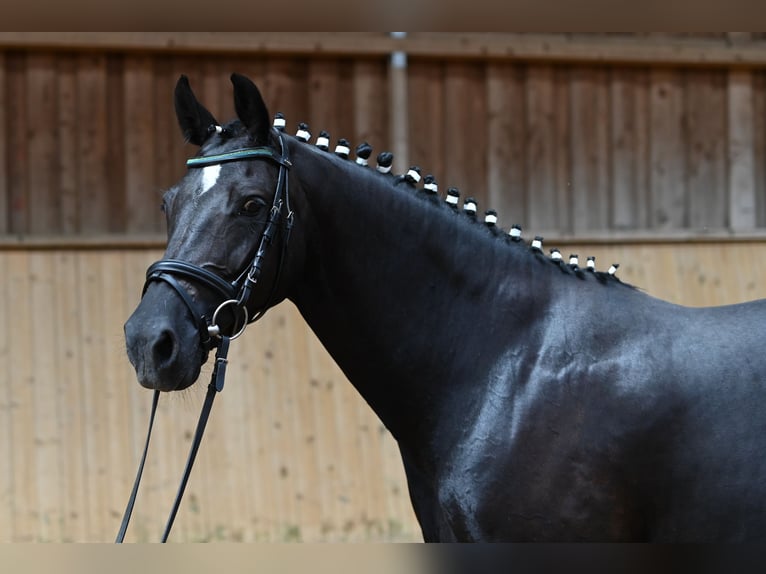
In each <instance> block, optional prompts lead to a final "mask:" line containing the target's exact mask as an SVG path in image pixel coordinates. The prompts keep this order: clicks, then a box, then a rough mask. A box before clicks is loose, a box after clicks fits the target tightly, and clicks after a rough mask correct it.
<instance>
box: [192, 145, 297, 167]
mask: <svg viewBox="0 0 766 574" xmlns="http://www.w3.org/2000/svg"><path fill="white" fill-rule="evenodd" d="M255 158H265V159H270V160H272V161H275V162H277V163H278V164H279V165H282V166H284V167H290V166H291V165H292V164H291V163H290V161H289V160H287V159H286V158H283V157H280V156H279V155H277V152H276V151H274V150H273V149H271V148H269V147H246V148H241V149H235V150H234V151H229V152H226V153H219V154H216V155H207V156H203V157H193V158H190V159H187V160H186V166H187V167H205V166H206V165H215V164H218V163H226V162H227V161H240V160H243V159H255Z"/></svg>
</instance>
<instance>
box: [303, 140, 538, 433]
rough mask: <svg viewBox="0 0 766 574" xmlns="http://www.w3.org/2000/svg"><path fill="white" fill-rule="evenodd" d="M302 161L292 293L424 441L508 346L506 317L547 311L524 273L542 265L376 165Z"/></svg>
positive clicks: (391, 417) (369, 394) (350, 372)
mask: <svg viewBox="0 0 766 574" xmlns="http://www.w3.org/2000/svg"><path fill="white" fill-rule="evenodd" d="M294 165H295V168H294V171H295V172H296V173H295V177H296V178H297V179H298V182H297V183H298V185H297V186H296V187H298V188H299V189H301V190H302V191H300V192H299V193H300V195H301V199H302V204H303V205H302V206H301V207H302V209H303V210H305V213H298V214H297V215H296V217H298V223H297V225H300V226H303V227H304V229H305V233H306V234H307V236H306V237H305V238H304V241H305V244H306V265H305V269H304V272H303V279H302V280H301V281H299V282H298V284H297V285H295V286H294V288H293V290H292V292H291V293H290V294H288V297H289V298H290V299H291V300H292V301H293V302H294V303H295V304H296V306H297V308H298V309H299V311H300V312H301V314H302V315H303V316H304V318H305V319H306V321H307V323H308V324H309V326H310V327H311V328H312V330H313V331H314V333H315V334H316V335H317V336H318V338H319V339H320V340H321V341H322V343H323V344H324V346H325V347H326V348H327V350H328V351H329V353H330V354H331V355H332V357H333V358H334V359H335V361H336V362H337V363H338V365H339V366H340V367H341V369H342V370H343V371H344V373H345V374H346V376H347V377H348V379H349V380H350V381H351V383H352V384H353V385H354V386H355V387H356V388H357V390H358V391H359V392H360V394H361V395H362V396H363V397H364V398H365V400H366V401H367V402H368V403H369V405H370V406H371V407H372V408H373V410H375V412H376V413H377V414H378V416H379V417H380V418H381V420H382V421H383V422H384V424H386V426H387V427H388V428H389V430H390V431H391V432H392V434H393V435H394V436H395V437H396V438H397V440H399V442H400V445H403V446H405V445H406V443H408V441H409V442H412V441H418V440H420V441H421V442H426V443H427V442H429V435H430V434H431V433H433V432H439V413H440V412H441V411H442V410H444V411H445V412H446V410H447V403H448V402H449V401H454V400H457V397H458V396H464V397H469V396H470V395H469V394H465V393H461V392H459V387H460V385H468V384H471V383H473V382H474V381H475V379H477V378H479V377H480V376H481V374H480V373H481V370H482V369H489V368H491V364H490V363H492V358H493V355H495V352H496V351H497V352H498V353H499V352H500V349H506V348H507V347H508V345H509V344H510V343H512V338H513V336H514V335H513V334H512V333H509V330H508V321H509V318H510V317H511V315H509V312H510V313H512V314H513V315H514V316H515V317H516V319H515V320H516V321H519V322H526V323H531V322H532V321H533V317H532V316H533V315H536V314H538V313H544V304H543V303H542V300H543V299H544V297H545V292H546V289H545V288H544V287H542V286H541V285H533V284H532V283H530V282H529V281H528V280H527V279H526V278H524V277H525V275H528V274H530V273H531V269H532V267H534V263H535V262H534V260H533V259H532V258H530V257H529V254H528V253H524V251H525V249H526V248H524V247H522V246H521V245H506V244H505V243H506V242H505V241H504V240H503V239H501V238H496V237H491V234H490V232H489V231H488V230H486V229H485V228H484V227H483V224H482V223H475V222H470V221H468V218H467V216H466V215H463V214H459V213H454V212H452V211H451V210H450V208H449V207H447V206H446V205H439V204H438V202H439V201H440V200H436V198H434V201H433V202H432V201H430V200H428V199H426V198H425V196H423V195H422V194H424V192H423V191H422V190H413V189H412V188H409V189H407V188H405V185H404V184H400V185H397V186H392V185H391V183H390V179H386V178H384V177H381V176H380V175H379V174H376V173H374V172H372V170H370V169H367V170H365V169H364V168H360V167H358V166H355V165H353V164H351V163H350V162H343V161H341V160H337V159H335V158H332V157H329V156H327V155H325V156H323V155H322V154H320V153H317V152H315V151H314V150H309V149H306V150H305V151H303V152H301V151H299V150H296V155H295V158H294ZM301 174H303V175H301ZM320 174H321V175H320ZM417 194H421V196H420V197H418V196H417ZM433 203H436V205H434V204H433ZM514 276H516V277H517V279H516V280H514V279H513V277H514ZM533 287H534V288H533ZM477 333H478V334H479V336H478V337H477ZM477 341H480V350H478V351H477V347H476V343H477ZM495 346H497V347H496V348H495ZM466 353H469V354H471V356H468V357H466V356H465V354H466Z"/></svg>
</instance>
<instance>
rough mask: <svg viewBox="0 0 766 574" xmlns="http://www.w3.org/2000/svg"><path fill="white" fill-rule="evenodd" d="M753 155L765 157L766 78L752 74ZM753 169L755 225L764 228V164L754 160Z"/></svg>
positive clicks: (765, 216) (765, 163)
mask: <svg viewBox="0 0 766 574" xmlns="http://www.w3.org/2000/svg"><path fill="white" fill-rule="evenodd" d="M753 155H754V157H755V158H764V157H766V76H765V75H764V74H763V72H757V73H754V74H753ZM754 167H755V201H756V205H755V225H756V228H759V227H766V162H764V161H763V160H760V161H759V160H756V161H755V162H754Z"/></svg>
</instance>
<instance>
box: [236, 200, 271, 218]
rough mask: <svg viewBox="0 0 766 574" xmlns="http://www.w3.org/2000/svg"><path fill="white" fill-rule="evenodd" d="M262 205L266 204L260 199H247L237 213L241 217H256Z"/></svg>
mask: <svg viewBox="0 0 766 574" xmlns="http://www.w3.org/2000/svg"><path fill="white" fill-rule="evenodd" d="M264 205H266V204H265V203H264V202H263V201H261V200H260V199H248V200H247V201H246V202H245V203H244V205H243V206H242V209H240V210H239V212H240V213H241V214H242V215H256V214H257V213H258V212H259V211H260V210H261V208H262V207H263V206H264Z"/></svg>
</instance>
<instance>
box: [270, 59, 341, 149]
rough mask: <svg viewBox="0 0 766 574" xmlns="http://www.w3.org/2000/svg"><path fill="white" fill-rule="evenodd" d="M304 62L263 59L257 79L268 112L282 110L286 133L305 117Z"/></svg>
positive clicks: (294, 128) (292, 132)
mask: <svg viewBox="0 0 766 574" xmlns="http://www.w3.org/2000/svg"><path fill="white" fill-rule="evenodd" d="M306 66H307V64H306V61H305V60H299V59H290V58H276V57H275V58H269V59H268V60H267V61H266V66H265V77H264V78H263V79H261V80H260V83H259V86H260V88H261V91H262V94H263V98H264V101H265V102H266V105H267V106H268V108H269V112H270V113H271V116H272V117H273V116H274V114H276V113H277V112H281V113H282V114H284V116H285V119H286V123H287V125H286V128H285V131H286V133H289V134H295V132H296V130H297V129H298V123H299V122H303V121H306V117H308V116H307V114H308V109H309V92H308V90H307V89H306V69H307V68H306ZM349 97H350V94H349Z"/></svg>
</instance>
